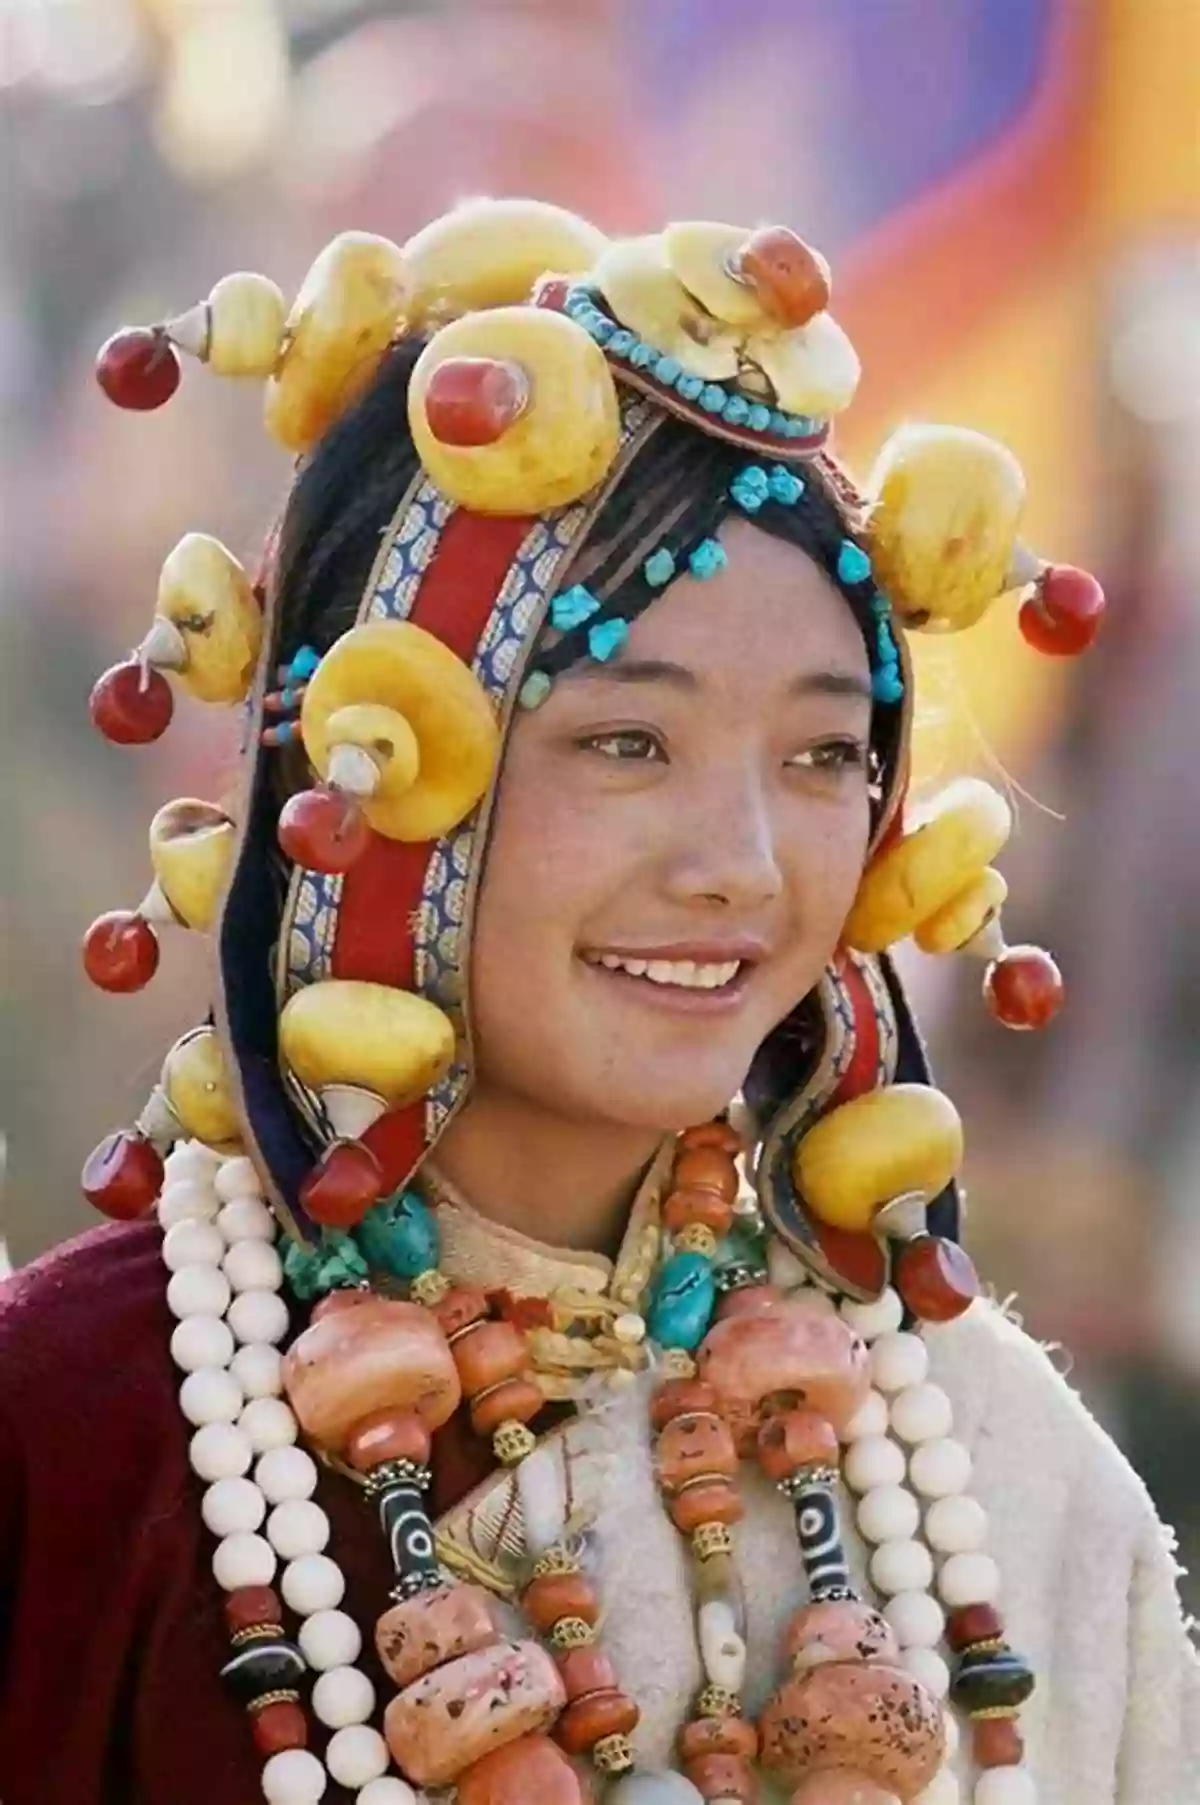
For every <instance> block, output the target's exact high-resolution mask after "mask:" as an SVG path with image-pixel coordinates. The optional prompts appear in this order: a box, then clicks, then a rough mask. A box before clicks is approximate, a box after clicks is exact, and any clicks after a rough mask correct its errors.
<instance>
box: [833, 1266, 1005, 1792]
mask: <svg viewBox="0 0 1200 1805" xmlns="http://www.w3.org/2000/svg"><path fill="white" fill-rule="evenodd" d="M840 1313H841V1316H842V1318H843V1320H844V1321H845V1322H846V1323H848V1324H849V1326H850V1327H851V1328H852V1329H853V1330H854V1331H855V1332H856V1334H858V1335H861V1336H862V1338H863V1340H864V1341H865V1342H866V1343H867V1345H868V1347H869V1348H870V1369H871V1379H872V1389H871V1391H870V1393H869V1394H868V1396H867V1399H866V1401H865V1403H864V1404H863V1405H862V1407H861V1408H860V1410H859V1411H858V1414H857V1415H856V1416H855V1418H854V1420H853V1421H852V1422H851V1424H850V1426H849V1429H848V1430H847V1435H846V1439H847V1442H848V1444H849V1445H848V1448H847V1451H846V1454H845V1457H844V1460H843V1463H842V1473H843V1477H844V1478H845V1481H846V1484H847V1485H848V1486H849V1487H850V1489H851V1491H853V1492H855V1493H856V1494H857V1495H858V1497H859V1504H858V1509H857V1513H856V1521H857V1523H858V1527H859V1530H860V1532H861V1533H862V1536H863V1538H864V1540H865V1541H866V1542H868V1543H869V1544H871V1545H872V1548H873V1553H872V1555H871V1561H870V1575H871V1579H872V1582H873V1583H874V1585H875V1587H876V1589H877V1590H878V1591H879V1592H881V1593H883V1594H884V1595H885V1598H886V1602H885V1604H884V1606H883V1614H884V1616H885V1617H886V1618H887V1620H888V1622H889V1623H890V1624H891V1626H892V1629H893V1630H894V1631H895V1634H896V1640H897V1642H898V1643H899V1644H900V1650H901V1660H902V1661H903V1663H904V1666H905V1667H906V1668H907V1669H908V1671H909V1672H910V1673H911V1674H912V1675H913V1677H914V1678H915V1679H917V1680H919V1681H920V1682H921V1684H922V1685H923V1686H924V1687H925V1688H926V1689H927V1690H928V1691H929V1692H931V1693H932V1694H933V1695H934V1697H935V1698H939V1699H944V1698H946V1696H947V1694H948V1692H949V1690H950V1666H949V1662H948V1661H947V1659H946V1656H945V1654H944V1653H943V1652H942V1651H941V1649H940V1648H939V1646H938V1645H939V1643H941V1642H942V1639H943V1636H944V1634H945V1628H946V1612H947V1611H948V1610H959V1609H961V1608H962V1607H963V1606H965V1605H972V1604H992V1603H994V1602H995V1600H996V1597H997V1595H998V1593H999V1589H1000V1574H999V1569H998V1568H997V1566H996V1563H995V1561H994V1560H993V1559H992V1558H991V1556H990V1555H989V1554H987V1553H985V1552H984V1544H985V1542H986V1540H987V1513H986V1511H985V1510H984V1508H983V1506H982V1505H981V1504H980V1503H979V1502H978V1500H977V1499H975V1498H972V1497H971V1496H970V1495H969V1494H968V1492H967V1489H966V1488H967V1485H968V1483H969V1481H970V1477H971V1456H970V1454H969V1453H968V1451H967V1449H966V1448H965V1447H964V1446H963V1445H962V1443H961V1442H959V1441H956V1440H955V1439H954V1436H953V1428H954V1421H953V1416H954V1413H953V1409H952V1407H951V1403H950V1399H949V1398H948V1397H947V1395H946V1393H945V1392H944V1391H943V1390H942V1388H941V1386H940V1385H935V1384H934V1383H933V1382H932V1381H931V1380H930V1378H929V1376H928V1375H929V1349H928V1347H927V1346H926V1344H925V1341H924V1339H923V1337H922V1336H920V1335H917V1334H913V1333H912V1332H911V1331H908V1330H905V1329H902V1328H901V1327H900V1324H901V1322H902V1321H903V1317H904V1308H903V1305H902V1304H901V1301H900V1298H899V1297H898V1295H897V1294H896V1292H895V1291H893V1290H892V1289H891V1288H890V1287H889V1288H888V1289H887V1290H886V1291H884V1293H883V1294H882V1296H881V1297H879V1298H877V1299H876V1300H875V1301H874V1302H873V1303H870V1304H855V1303H851V1302H849V1301H846V1302H843V1303H842V1305H841V1306H840ZM935 1332H936V1331H935ZM935 1592H936V1596H935V1595H934V1593H935ZM944 1721H945V1727H946V1761H945V1763H944V1765H943V1767H942V1770H941V1772H940V1773H939V1774H938V1775H937V1777H936V1779H935V1780H934V1781H933V1782H932V1784H931V1785H930V1786H928V1787H926V1789H925V1791H924V1792H923V1793H922V1794H921V1795H920V1798H919V1799H917V1800H916V1801H915V1802H914V1805H959V1800H960V1798H961V1792H960V1788H959V1784H958V1781H957V1779H956V1778H955V1776H954V1773H953V1772H952V1769H951V1763H952V1761H953V1758H954V1754H955V1751H956V1749H957V1746H958V1723H957V1719H956V1718H955V1716H954V1713H953V1712H952V1711H950V1710H949V1709H947V1710H946V1712H945V1718H944ZM972 1802H973V1805H1037V1789H1036V1786H1035V1783H1034V1780H1033V1776H1032V1774H1030V1772H1029V1770H1028V1768H1026V1767H1025V1766H1024V1765H1021V1766H1017V1767H993V1768H986V1769H983V1770H981V1771H980V1772H979V1774H978V1775H977V1777H976V1779H975V1781H974V1785H973V1789H972Z"/></svg>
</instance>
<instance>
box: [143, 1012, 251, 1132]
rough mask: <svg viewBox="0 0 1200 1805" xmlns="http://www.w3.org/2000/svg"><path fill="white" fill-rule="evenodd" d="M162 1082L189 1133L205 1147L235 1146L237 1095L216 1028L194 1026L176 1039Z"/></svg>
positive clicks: (239, 1130) (238, 1124) (238, 1125)
mask: <svg viewBox="0 0 1200 1805" xmlns="http://www.w3.org/2000/svg"><path fill="white" fill-rule="evenodd" d="M161 1082H162V1087H163V1090H164V1091H165V1092H166V1097H167V1102H168V1103H169V1104H170V1105H171V1108H172V1109H173V1110H174V1112H175V1114H176V1116H177V1117H178V1119H179V1122H180V1124H181V1126H182V1128H183V1131H184V1133H185V1134H186V1135H190V1136H191V1137H192V1138H193V1139H194V1140H197V1141H203V1142H204V1144H205V1146H206V1147H216V1148H230V1147H234V1146H236V1144H237V1142H238V1136H239V1134H240V1132H241V1126H240V1120H239V1117H238V1107H237V1098H236V1096H235V1095H234V1090H233V1085H232V1083H231V1082H230V1077H229V1067H228V1065H227V1064H226V1060H225V1054H224V1051H223V1049H222V1046H221V1042H220V1038H219V1036H218V1034H217V1031H216V1029H215V1028H213V1027H208V1026H205V1027H203V1028H193V1029H192V1031H191V1033H190V1034H185V1035H183V1036H182V1037H181V1039H179V1040H177V1041H176V1042H175V1045H174V1046H173V1047H172V1048H171V1051H170V1052H169V1053H168V1054H167V1057H166V1059H165V1060H164V1061H163V1068H162V1080H161Z"/></svg>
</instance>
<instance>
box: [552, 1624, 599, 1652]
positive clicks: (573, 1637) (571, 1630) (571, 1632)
mask: <svg viewBox="0 0 1200 1805" xmlns="http://www.w3.org/2000/svg"><path fill="white" fill-rule="evenodd" d="M550 1640H551V1642H553V1644H554V1646H555V1648H589V1647H590V1646H591V1644H592V1643H593V1642H594V1641H595V1640H596V1632H595V1630H594V1629H593V1628H592V1626H591V1624H590V1623H585V1622H584V1620H583V1618H582V1617H560V1618H559V1620H558V1622H557V1623H556V1624H555V1625H554V1626H553V1628H552V1629H551V1631H550Z"/></svg>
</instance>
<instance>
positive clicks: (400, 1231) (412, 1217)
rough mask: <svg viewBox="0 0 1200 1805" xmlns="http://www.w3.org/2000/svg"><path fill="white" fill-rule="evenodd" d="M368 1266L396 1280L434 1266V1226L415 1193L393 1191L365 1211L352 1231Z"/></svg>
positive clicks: (437, 1248)
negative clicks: (394, 1192)
mask: <svg viewBox="0 0 1200 1805" xmlns="http://www.w3.org/2000/svg"><path fill="white" fill-rule="evenodd" d="M354 1235H355V1239H356V1240H357V1242H358V1245H359V1247H360V1249H361V1251H362V1253H363V1256H364V1258H365V1259H366V1261H367V1264H368V1265H369V1266H372V1267H374V1269H375V1270H376V1271H377V1272H387V1273H390V1274H391V1276H392V1277H393V1278H397V1279H415V1278H417V1277H418V1276H419V1275H420V1274H421V1273H422V1272H428V1271H430V1269H431V1268H432V1267H434V1266H436V1265H437V1263H438V1254H439V1251H440V1244H439V1237H438V1227H437V1222H436V1220H435V1218H434V1214H433V1211H432V1210H431V1209H430V1208H429V1205H428V1204H427V1203H425V1202H423V1201H422V1199H421V1198H420V1197H418V1196H417V1194H416V1192H415V1191H397V1192H396V1194H395V1195H394V1196H393V1197H388V1198H386V1199H385V1200H384V1202H383V1203H377V1204H376V1205H375V1208H374V1209H373V1210H369V1211H368V1212H367V1214H366V1215H365V1216H364V1217H363V1219H362V1221H361V1222H360V1223H359V1225H358V1227H357V1228H356V1229H355V1231H354Z"/></svg>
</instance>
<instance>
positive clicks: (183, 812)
mask: <svg viewBox="0 0 1200 1805" xmlns="http://www.w3.org/2000/svg"><path fill="white" fill-rule="evenodd" d="M236 839H237V828H236V826H235V824H234V823H233V822H232V821H231V820H230V818H229V816H228V815H227V814H226V813H225V812H224V810H223V809H219V808H217V807H215V805H214V804H213V803H211V802H197V801H196V800H195V799H194V798H193V797H191V796H183V797H180V798H179V799H178V801H175V802H167V803H164V804H163V806H162V808H160V809H159V811H158V813H157V814H156V815H155V817H154V819H153V821H151V823H150V863H151V864H152V865H153V867H154V875H155V877H156V878H157V879H158V885H159V888H160V889H161V891H162V893H163V895H164V896H165V897H166V899H167V901H168V903H169V904H170V905H171V908H172V909H173V911H174V912H175V914H176V915H177V916H178V917H179V919H180V921H182V922H183V924H184V926H185V927H189V928H195V929H196V930H197V932H199V933H201V934H207V933H208V931H209V929H210V928H211V927H212V925H213V922H214V921H215V920H216V914H217V907H218V905H219V903H220V901H221V898H222V896H223V895H224V893H225V884H226V880H227V879H228V876H229V869H230V866H231V864H232V862H233V848H234V842H235V841H236Z"/></svg>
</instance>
